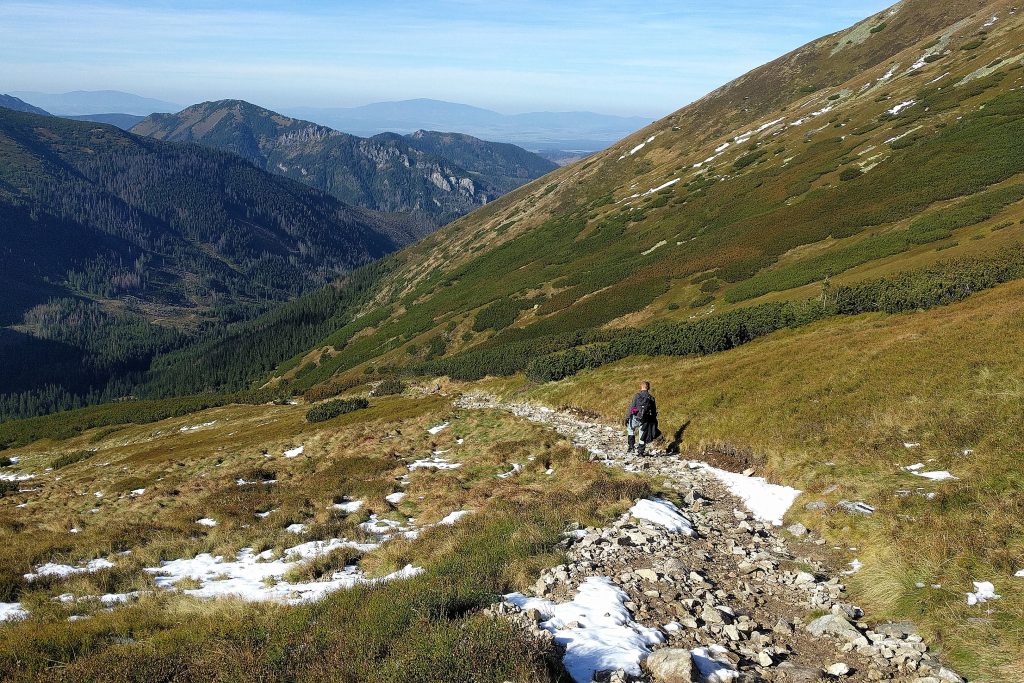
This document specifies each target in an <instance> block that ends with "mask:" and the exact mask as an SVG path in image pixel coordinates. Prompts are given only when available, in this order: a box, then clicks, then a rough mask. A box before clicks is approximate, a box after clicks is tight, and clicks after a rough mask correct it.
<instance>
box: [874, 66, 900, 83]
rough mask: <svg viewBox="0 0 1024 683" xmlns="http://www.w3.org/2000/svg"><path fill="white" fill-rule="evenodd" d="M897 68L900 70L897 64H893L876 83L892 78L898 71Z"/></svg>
mask: <svg viewBox="0 0 1024 683" xmlns="http://www.w3.org/2000/svg"><path fill="white" fill-rule="evenodd" d="M899 68H900V65H899V64H894V65H893V67H892V68H891V69H889V70H888V71H886V72H885V75H884V76H882V77H881V78H879V79H878V83H881V82H882V81H887V80H889V79H890V78H892V77H893V74H895V73H896V70H897V69H899Z"/></svg>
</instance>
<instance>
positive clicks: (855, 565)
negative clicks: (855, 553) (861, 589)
mask: <svg viewBox="0 0 1024 683" xmlns="http://www.w3.org/2000/svg"><path fill="white" fill-rule="evenodd" d="M863 568H864V563H863V562H861V561H860V560H858V559H853V560H850V568H849V569H847V570H846V571H844V572H843V573H844V574H846V575H850V574H856V573H857V572H859V571H860V570H861V569H863Z"/></svg>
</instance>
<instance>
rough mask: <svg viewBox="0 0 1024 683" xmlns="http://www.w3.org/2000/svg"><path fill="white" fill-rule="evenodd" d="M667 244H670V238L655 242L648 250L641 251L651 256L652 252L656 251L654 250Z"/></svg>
mask: <svg viewBox="0 0 1024 683" xmlns="http://www.w3.org/2000/svg"><path fill="white" fill-rule="evenodd" d="M666 244H668V240H662V241H660V242H658V243H657V244H655V245H654V246H653V247H651V248H650V249H648V250H647V251H644V252H641V253H642V254H643V255H644V256H650V255H651V254H653V253H654V251H655V250H656V249H659V248H660V247H663V246H665V245H666Z"/></svg>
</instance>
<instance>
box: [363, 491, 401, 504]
mask: <svg viewBox="0 0 1024 683" xmlns="http://www.w3.org/2000/svg"><path fill="white" fill-rule="evenodd" d="M407 495H409V494H407V493H406V492H405V491H396V492H395V493H389V494H388V495H386V496H384V500H386V501H387V502H389V503H391V504H392V505H398V504H399V503H401V502H402V499H403V498H405V497H406V496H407ZM360 504H362V503H360Z"/></svg>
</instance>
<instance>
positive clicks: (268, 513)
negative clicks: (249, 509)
mask: <svg viewBox="0 0 1024 683" xmlns="http://www.w3.org/2000/svg"><path fill="white" fill-rule="evenodd" d="M272 512H277V508H274V509H273V510H267V511H266V512H257V513H256V516H257V517H259V518H260V519H266V518H267V517H269V516H270V513H272Z"/></svg>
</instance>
